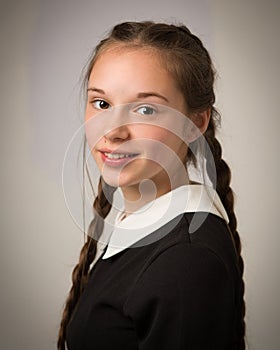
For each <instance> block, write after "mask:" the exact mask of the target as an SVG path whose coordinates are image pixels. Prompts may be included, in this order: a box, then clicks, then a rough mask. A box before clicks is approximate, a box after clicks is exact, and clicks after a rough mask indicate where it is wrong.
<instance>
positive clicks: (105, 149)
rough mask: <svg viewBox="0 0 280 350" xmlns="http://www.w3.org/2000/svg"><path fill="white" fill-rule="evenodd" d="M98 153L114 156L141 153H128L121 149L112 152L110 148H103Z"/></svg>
mask: <svg viewBox="0 0 280 350" xmlns="http://www.w3.org/2000/svg"><path fill="white" fill-rule="evenodd" d="M98 151H99V152H101V153H113V154H139V152H127V151H125V150H121V149H116V150H111V149H109V148H101V149H99V150H98Z"/></svg>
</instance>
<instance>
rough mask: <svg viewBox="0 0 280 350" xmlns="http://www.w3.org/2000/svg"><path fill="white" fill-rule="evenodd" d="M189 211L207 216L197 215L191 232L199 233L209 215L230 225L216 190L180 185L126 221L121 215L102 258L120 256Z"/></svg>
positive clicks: (200, 186)
mask: <svg viewBox="0 0 280 350" xmlns="http://www.w3.org/2000/svg"><path fill="white" fill-rule="evenodd" d="M189 212H191V213H198V212H199V213H201V212H203V213H205V215H204V216H201V215H200V216H198V215H197V216H196V215H194V217H193V219H192V222H191V224H190V231H191V232H194V231H196V230H197V228H198V227H199V226H200V225H201V224H202V222H203V221H204V220H205V219H206V216H207V215H208V213H212V214H215V215H217V216H220V217H221V218H223V219H224V220H225V221H227V222H228V216H227V213H226V211H225V209H224V207H223V205H222V202H221V200H220V198H219V196H218V194H217V192H216V191H215V190H214V189H213V188H212V187H209V186H204V185H200V184H199V185H184V186H180V187H178V188H176V189H174V190H172V191H170V192H168V193H166V194H164V195H162V196H160V197H158V198H156V199H155V200H154V201H152V202H150V203H148V204H146V205H144V206H143V207H142V208H140V209H138V210H137V211H135V212H134V213H132V214H130V215H129V216H127V217H126V218H125V219H123V220H122V221H120V215H118V216H117V218H116V222H115V226H114V229H113V232H112V234H111V237H110V239H109V243H108V248H107V250H106V252H105V254H104V255H103V257H102V259H107V258H110V257H111V256H113V255H115V254H117V253H120V252H121V251H123V250H125V249H126V248H129V247H130V246H132V245H133V244H135V243H136V242H138V241H140V240H141V239H143V238H145V237H146V236H148V235H149V234H151V233H152V232H154V231H156V230H158V229H159V228H161V227H162V226H164V225H165V224H167V223H168V222H170V221H171V220H172V219H174V218H176V217H177V216H179V215H180V214H183V213H189Z"/></svg>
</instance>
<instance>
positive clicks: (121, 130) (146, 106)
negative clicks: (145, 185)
mask: <svg viewBox="0 0 280 350" xmlns="http://www.w3.org/2000/svg"><path fill="white" fill-rule="evenodd" d="M130 104H133V105H134V106H135V107H134V112H135V113H136V114H137V115H138V116H139V119H140V120H141V116H142V117H143V122H141V123H123V122H121V117H120V116H119V114H120V113H115V114H114V113H108V112H110V111H113V110H114V109H115V110H118V108H117V106H120V105H130ZM159 105H161V106H166V109H170V110H171V108H172V109H175V110H177V111H179V112H181V113H183V114H185V113H186V104H185V100H184V97H183V95H182V93H181V92H180V91H179V89H178V88H177V86H176V83H175V81H174V79H173V77H172V76H171V75H170V73H169V72H168V71H166V70H165V69H164V68H163V67H162V64H161V62H160V59H159V58H158V57H157V55H156V54H155V53H151V51H148V50H144V49H134V50H132V49H128V48H127V49H122V50H109V51H105V52H104V53H102V54H101V55H100V56H99V58H98V59H97V61H96V63H95V64H94V67H93V69H92V72H91V74H90V78H89V84H88V99H87V105H86V112H85V121H86V122H88V121H93V127H94V119H92V120H91V118H96V117H97V115H98V114H99V113H100V112H102V113H103V114H101V115H99V117H102V118H104V119H103V120H104V123H105V124H106V123H107V125H108V124H110V122H112V118H120V119H119V120H120V122H119V124H114V127H113V128H112V129H111V130H109V131H108V129H107V130H106V131H105V134H104V135H103V136H102V137H101V138H99V139H98V141H97V142H96V143H95V145H94V147H93V148H92V150H91V152H92V155H93V157H94V159H95V161H96V163H97V165H98V167H99V169H100V171H101V173H102V176H103V178H104V180H105V181H106V182H108V183H109V184H111V185H113V186H118V187H121V188H122V189H123V190H125V189H128V188H133V187H135V188H136V187H137V188H138V185H139V184H140V183H141V182H142V181H144V180H147V179H149V180H152V181H153V183H154V185H156V188H157V192H158V193H165V192H167V191H169V190H170V176H176V172H177V170H176V169H175V168H174V167H173V168H172V167H171V168H172V169H171V168H170V169H168V170H166V167H164V166H162V165H161V164H160V162H158V161H156V160H155V159H153V156H151V149H153V151H152V152H154V154H156V153H159V152H161V153H162V152H163V150H164V149H169V150H170V152H171V153H170V154H171V155H172V154H173V155H174V153H175V154H177V156H178V157H179V159H180V160H181V161H182V162H183V163H184V162H185V161H186V153H187V146H186V144H185V143H184V142H183V140H182V139H181V138H180V137H178V136H176V135H175V134H174V133H172V132H171V131H169V130H168V129H166V128H163V127H160V126H157V125H151V124H148V123H145V120H147V118H149V116H150V117H151V118H153V115H154V114H155V113H156V108H157V107H154V106H159ZM115 107H116V108H115ZM119 111H120V109H119ZM106 118H108V119H106ZM110 119H111V120H110ZM96 120H97V119H96ZM115 122H116V121H115ZM171 122H173V121H171ZM174 122H175V123H176V121H175V120H174ZM105 124H104V125H105ZM102 130H103V129H102ZM89 137H90V135H87V138H89ZM145 141H146V142H145ZM157 145H158V146H159V147H157ZM160 146H161V147H160ZM149 148H150V149H149ZM157 150H158V151H157ZM170 154H169V156H168V157H170ZM176 164H178V162H177V163H176ZM184 164H185V163H184ZM181 165H182V163H181ZM164 168H165V169H164ZM185 181H186V180H185Z"/></svg>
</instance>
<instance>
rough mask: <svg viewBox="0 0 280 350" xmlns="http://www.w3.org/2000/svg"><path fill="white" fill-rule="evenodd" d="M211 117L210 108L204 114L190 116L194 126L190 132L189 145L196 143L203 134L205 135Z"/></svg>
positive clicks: (197, 113) (198, 113) (196, 113)
mask: <svg viewBox="0 0 280 350" xmlns="http://www.w3.org/2000/svg"><path fill="white" fill-rule="evenodd" d="M210 117H211V108H208V109H206V110H204V111H202V112H195V113H193V114H191V115H190V116H189V119H190V120H191V121H192V123H191V124H192V125H191V127H190V129H189V130H188V135H187V140H188V142H189V143H191V142H193V141H195V140H196V139H197V138H199V136H201V134H204V133H205V131H206V130H207V127H208V124H209V121H210Z"/></svg>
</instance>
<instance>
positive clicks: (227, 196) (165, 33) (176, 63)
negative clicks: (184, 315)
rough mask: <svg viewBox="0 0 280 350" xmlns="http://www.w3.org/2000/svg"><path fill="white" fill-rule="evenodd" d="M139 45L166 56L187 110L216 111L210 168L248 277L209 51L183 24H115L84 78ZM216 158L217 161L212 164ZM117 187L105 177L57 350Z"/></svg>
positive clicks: (240, 328)
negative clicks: (102, 58)
mask: <svg viewBox="0 0 280 350" xmlns="http://www.w3.org/2000/svg"><path fill="white" fill-rule="evenodd" d="M114 47H115V48H116V47H119V48H122V47H132V48H133V47H134V48H148V49H151V50H155V51H156V52H157V53H158V54H159V57H161V58H163V60H162V61H163V63H164V64H165V65H166V69H168V70H169V71H170V72H171V73H172V74H173V76H174V77H175V80H176V81H177V83H178V84H179V87H180V89H181V91H182V92H183V94H184V96H185V100H186V104H187V108H188V112H190V113H194V112H199V111H204V110H206V109H210V110H211V118H210V122H209V125H208V128H207V130H206V132H205V134H204V137H205V140H206V142H207V143H208V146H209V147H208V149H209V150H208V152H211V153H212V157H206V159H208V158H209V159H210V160H209V161H208V160H207V164H206V168H207V173H208V176H209V177H210V179H211V180H212V181H213V182H215V178H214V175H213V174H215V176H216V174H217V188H216V189H217V192H218V194H219V196H220V198H221V201H222V203H223V205H224V207H225V209H226V211H227V214H228V217H229V228H230V232H231V235H232V237H233V240H234V243H235V249H236V252H237V255H238V261H239V267H240V275H241V276H242V275H243V269H244V268H243V260H242V257H241V254H240V252H241V243H240V238H239V235H238V232H237V231H236V227H237V222H236V216H235V213H234V209H233V208H234V197H233V192H232V189H231V187H230V180H231V172H230V169H229V167H228V165H227V164H226V163H225V161H224V160H223V159H222V150H221V145H220V143H219V142H218V140H217V139H216V137H215V130H216V122H215V121H216V119H217V118H219V114H218V112H217V111H216V109H215V107H214V103H215V94H214V88H213V84H214V80H215V70H214V68H213V64H212V61H211V58H210V56H209V54H208V52H207V50H206V49H205V48H204V46H203V44H202V42H201V40H200V39H199V38H198V37H196V36H195V35H193V34H192V33H191V32H190V31H189V29H188V28H186V27H185V26H183V25H179V26H176V25H172V24H171V25H169V24H164V23H154V22H125V23H121V24H118V25H116V26H115V27H114V28H113V29H112V31H111V33H110V35H109V36H108V37H107V38H106V39H104V40H102V41H101V42H100V43H99V44H98V45H97V47H96V48H95V51H94V54H93V56H92V59H91V61H90V62H89V65H88V69H87V71H86V75H85V84H87V83H88V80H89V77H90V74H91V71H92V68H93V66H94V63H95V62H96V59H97V58H98V57H99V55H101V54H102V53H103V52H104V51H105V50H108V49H110V48H114ZM194 149H195V145H194V146H193V147H192V151H190V149H189V151H188V161H189V162H191V161H193V162H194V163H195V158H194V154H193V151H194ZM211 159H212V161H211ZM113 192H114V189H113V188H111V187H110V186H109V185H107V184H105V183H104V181H103V180H102V178H100V182H99V189H98V195H97V197H96V199H95V201H94V209H95V211H96V212H97V215H95V219H94V220H93V221H92V223H91V224H90V227H89V230H88V238H87V241H86V243H85V245H84V247H83V248H82V250H81V253H80V259H79V263H78V264H77V266H76V267H75V268H74V271H73V275H72V280H73V286H72V288H71V290H70V293H69V296H68V299H67V301H66V305H65V309H64V312H63V316H62V321H61V327H60V332H59V338H58V349H59V350H64V349H65V333H66V328H67V325H68V323H69V321H70V319H71V315H72V313H73V310H74V308H75V305H76V303H77V301H78V299H79V297H80V295H81V292H82V291H83V289H84V287H85V285H86V283H87V278H88V274H89V270H90V264H91V263H92V262H93V260H94V257H95V253H96V239H93V238H92V237H93V234H94V237H95V238H96V237H98V236H99V235H100V234H101V232H102V229H103V219H104V218H105V217H106V216H107V214H108V213H109V211H110V209H111V201H112V196H113ZM243 295H244V282H243V280H242V293H241V300H240V303H241V304H242V305H243V307H242V312H241V315H240V320H239V321H238V323H237V329H236V330H235V334H236V339H235V344H234V349H236V350H237V349H238V350H242V349H245V341H244V337H245V322H244V316H245V303H244V298H243Z"/></svg>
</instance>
